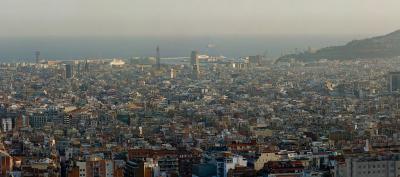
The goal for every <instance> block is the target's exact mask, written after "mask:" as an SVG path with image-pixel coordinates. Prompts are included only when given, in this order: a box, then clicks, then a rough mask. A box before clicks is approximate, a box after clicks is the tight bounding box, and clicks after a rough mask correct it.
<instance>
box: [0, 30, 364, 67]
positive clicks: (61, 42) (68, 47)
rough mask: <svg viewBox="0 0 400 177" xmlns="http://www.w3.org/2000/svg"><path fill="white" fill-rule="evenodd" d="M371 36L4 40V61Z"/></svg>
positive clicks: (314, 43) (253, 49) (277, 46)
mask: <svg viewBox="0 0 400 177" xmlns="http://www.w3.org/2000/svg"><path fill="white" fill-rule="evenodd" d="M364 37H368V36H351V35H347V36H346V35H344V36H290V37H289V36H225V37H178V38H172V37H41V38H39V37H28V38H22V37H5V38H4V37H3V38H0V61H1V62H6V61H7V62H10V61H14V62H16V61H32V62H33V61H34V51H40V52H41V58H43V59H48V60H64V59H68V60H70V59H83V58H130V57H140V56H155V53H156V52H155V49H156V46H157V45H159V46H160V53H161V56H162V57H187V56H189V55H190V51H192V50H198V51H200V53H201V54H209V55H223V56H226V57H241V56H249V55H257V54H260V55H266V56H267V57H268V58H271V59H275V58H277V57H279V56H280V55H281V54H285V53H286V54H287V53H293V52H296V51H302V50H305V49H307V48H308V47H312V48H321V47H326V46H332V45H343V44H345V43H347V42H349V41H351V40H354V39H362V38H364Z"/></svg>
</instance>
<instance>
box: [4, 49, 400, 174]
mask: <svg viewBox="0 0 400 177" xmlns="http://www.w3.org/2000/svg"><path fill="white" fill-rule="evenodd" d="M160 53H161V52H160V48H159V47H157V48H156V50H155V55H154V56H152V57H136V58H131V59H84V60H71V61H55V60H54V61H50V60H44V59H41V54H40V52H36V53H35V57H36V61H33V62H30V63H29V62H25V63H18V62H15V63H2V64H1V70H0V76H1V77H0V85H1V92H0V102H1V105H0V116H1V130H2V133H1V142H2V143H1V156H0V160H1V171H0V175H1V176H14V177H18V176H32V177H33V176H35V177H53V176H54V177H58V176H60V177H82V176H84V177H112V176H115V177H159V176H165V177H174V176H176V177H189V176H193V177H214V176H215V177H242V176H243V177H253V176H254V177H255V176H268V177H311V176H319V177H329V176H332V177H333V176H334V177H355V176H371V177H377V176H382V177H386V176H387V177H391V176H393V177H395V176H398V175H400V153H399V150H400V149H399V148H400V141H399V140H400V134H399V130H400V129H399V126H400V122H399V121H398V119H399V113H400V112H399V99H400V97H399V91H400V72H396V71H397V69H398V68H399V67H400V60H399V58H393V59H387V60H384V61H382V60H378V59H369V60H343V61H341V60H318V61H315V62H307V63H304V62H299V61H295V60H292V61H288V62H273V61H271V60H268V59H266V58H265V57H263V56H260V55H255V56H248V57H240V58H237V59H233V58H232V59H229V58H225V57H222V56H208V55H205V54H200V53H199V52H197V51H192V52H191V53H190V52H188V55H190V57H182V58H180V59H163V58H162V57H161V54H160ZM165 60H169V61H168V62H166V61H165Z"/></svg>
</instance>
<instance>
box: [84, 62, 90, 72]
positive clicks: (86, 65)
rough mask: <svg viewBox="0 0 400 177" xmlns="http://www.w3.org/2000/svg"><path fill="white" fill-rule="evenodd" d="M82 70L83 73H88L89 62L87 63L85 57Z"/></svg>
mask: <svg viewBox="0 0 400 177" xmlns="http://www.w3.org/2000/svg"><path fill="white" fill-rule="evenodd" d="M84 72H85V73H89V63H88V60H87V59H85V66H84Z"/></svg>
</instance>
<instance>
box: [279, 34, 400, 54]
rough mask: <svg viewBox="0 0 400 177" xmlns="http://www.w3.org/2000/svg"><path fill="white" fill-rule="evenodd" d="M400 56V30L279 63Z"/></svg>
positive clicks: (323, 49)
mask: <svg viewBox="0 0 400 177" xmlns="http://www.w3.org/2000/svg"><path fill="white" fill-rule="evenodd" d="M397 56H400V30H398V31H395V32H392V33H390V34H387V35H384V36H378V37H373V38H368V39H363V40H354V41H351V42H349V43H347V44H346V45H344V46H333V47H326V48H322V49H320V50H317V51H316V52H308V51H307V52H303V53H300V54H290V55H285V56H282V57H280V58H279V59H278V61H288V60H291V59H296V60H300V61H314V60H319V59H330V60H335V59H338V60H347V59H358V58H362V59H369V58H392V57H397Z"/></svg>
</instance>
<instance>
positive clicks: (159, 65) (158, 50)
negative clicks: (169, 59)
mask: <svg viewBox="0 0 400 177" xmlns="http://www.w3.org/2000/svg"><path fill="white" fill-rule="evenodd" d="M156 51H157V57H156V60H157V69H160V68H161V63H160V47H158V46H157V49H156Z"/></svg>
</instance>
